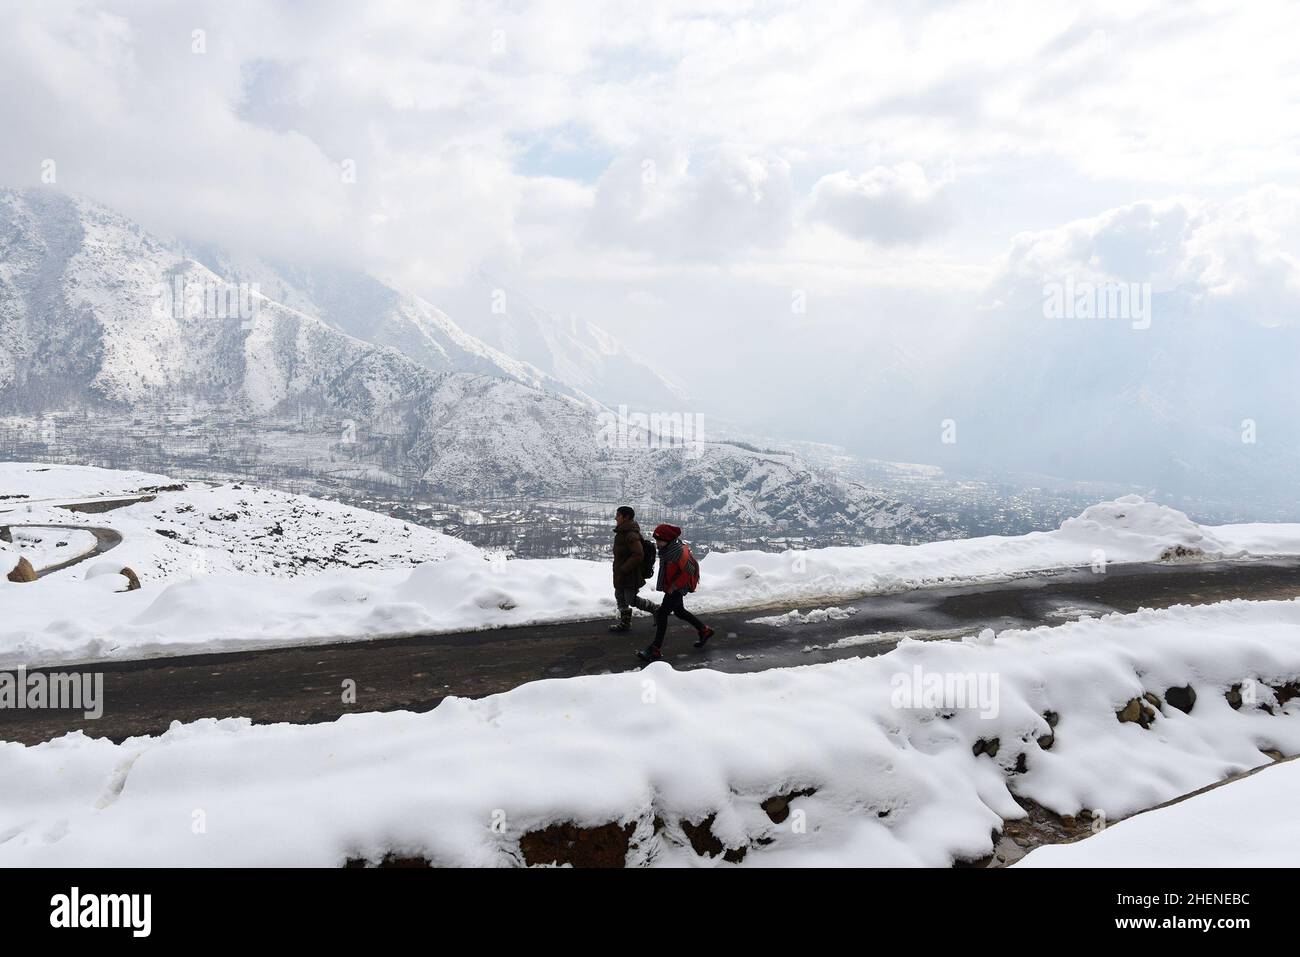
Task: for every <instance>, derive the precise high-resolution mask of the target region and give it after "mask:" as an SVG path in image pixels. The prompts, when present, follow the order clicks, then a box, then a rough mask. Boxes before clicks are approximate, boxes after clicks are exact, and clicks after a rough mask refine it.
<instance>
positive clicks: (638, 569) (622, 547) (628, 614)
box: [609, 505, 659, 632]
mask: <svg viewBox="0 0 1300 957" xmlns="http://www.w3.org/2000/svg"><path fill="white" fill-rule="evenodd" d="M646 548H647V546H646V545H645V544H644V543H643V542H642V539H641V526H640V525H638V524H637V523H636V512H634V511H633V510H632V507H631V506H630V505H620V506H619V507H618V511H616V512H615V513H614V601H615V602H616V603H617V604H618V621H617V622H615V623H614V624H612V625H610V626H609V630H610V631H615V632H617V631H628V630H629V629H631V627H632V609H633V608H640V609H641V610H642V611H648V612H650V614H652V615H653V614H654V613H655V612H657V611H658V610H659V606H658V605H656V604H655V603H654V602H652V601H649V600H647V599H645V598H642V597H641V596H640V595H638V594H637V592H638V591H640V590H641V586H642V585H644V584H645V582H646V571H645V567H644V566H645V559H646V557H647V555H646ZM653 555H654V553H653V552H651V553H650V556H651V558H653ZM651 567H653V566H651Z"/></svg>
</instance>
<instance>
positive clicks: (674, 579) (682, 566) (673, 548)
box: [636, 525, 713, 661]
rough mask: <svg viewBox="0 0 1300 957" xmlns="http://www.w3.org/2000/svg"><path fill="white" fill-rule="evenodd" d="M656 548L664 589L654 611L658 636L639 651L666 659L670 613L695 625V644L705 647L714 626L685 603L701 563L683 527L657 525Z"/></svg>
mask: <svg viewBox="0 0 1300 957" xmlns="http://www.w3.org/2000/svg"><path fill="white" fill-rule="evenodd" d="M655 548H657V549H658V550H659V579H658V581H656V582H655V588H656V589H658V590H659V591H661V592H663V593H664V600H663V604H662V605H660V606H659V608H658V610H657V611H656V612H655V640H654V641H653V642H652V643H651V644H650V646H649V647H648V648H646V650H645V651H638V652H637V653H636V655H637V657H638V658H640V659H641V660H642V661H662V660H663V650H662V649H663V644H664V635H665V634H666V633H667V632H668V616H669V615H676V616H677V617H678V618H680V619H681V620H682V621H684V622H686V623H687V624H688V625H690V626H691V627H692V628H694V629H695V633H696V634H697V635H698V636H699V637H698V638H696V639H695V647H696V648H703V647H704V645H705V644H706V643H707V642H708V640H709V639H710V638H712V637H713V629H712V628H710V627H709V626H708V625H706V624H705V623H704V622H702V621H700V620H699V619H698V618H696V617H695V616H694V615H692V614H691V613H690V612H689V611H687V610H686V605H685V604H684V602H685V600H686V595H687V593H688V592H693V591H695V586H696V585H698V584H699V581H700V565H699V562H697V561H696V560H695V558H694V556H692V555H691V549H690V546H688V545H687V544H686V543H685V542H683V541H682V530H681V529H680V528H678V527H677V526H676V525H660V526H658V527H656V528H655Z"/></svg>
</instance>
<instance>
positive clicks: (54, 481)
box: [0, 462, 173, 512]
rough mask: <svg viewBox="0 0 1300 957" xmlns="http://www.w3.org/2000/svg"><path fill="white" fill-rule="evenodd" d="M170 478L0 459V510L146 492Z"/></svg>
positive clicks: (166, 482)
mask: <svg viewBox="0 0 1300 957" xmlns="http://www.w3.org/2000/svg"><path fill="white" fill-rule="evenodd" d="M172 482H173V480H172V479H170V478H168V477H167V476H165V475H157V474H155V473H153V472H134V471H130V470H123V469H101V468H96V467H94V466H88V465H44V464H38V463H33V462H0V512H2V511H3V510H5V509H7V508H16V507H17V506H18V505H20V504H24V503H27V502H37V501H45V500H49V499H57V500H60V501H83V500H88V499H92V498H103V497H113V496H121V497H127V496H130V495H133V494H146V493H149V492H154V491H157V489H158V488H159V487H160V486H163V485H171V484H172Z"/></svg>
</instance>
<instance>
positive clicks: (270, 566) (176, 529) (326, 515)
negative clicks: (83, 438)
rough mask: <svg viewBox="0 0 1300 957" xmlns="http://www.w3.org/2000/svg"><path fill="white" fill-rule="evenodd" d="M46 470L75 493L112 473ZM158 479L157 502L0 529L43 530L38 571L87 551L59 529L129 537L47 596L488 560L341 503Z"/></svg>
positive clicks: (60, 513) (1, 517)
mask: <svg viewBox="0 0 1300 957" xmlns="http://www.w3.org/2000/svg"><path fill="white" fill-rule="evenodd" d="M41 468H45V469H48V471H46V472H42V473H37V474H40V475H45V476H49V478H48V484H49V486H50V487H52V488H58V487H62V488H63V489H65V490H66V489H77V488H80V489H84V488H94V487H101V486H102V485H103V481H102V480H101V479H99V478H98V473H103V472H105V471H106V470H103V469H88V468H82V467H79V466H42V467H41ZM6 471H8V472H10V473H13V472H16V471H18V470H17V469H14V468H12V467H9V468H7V469H6V468H4V467H0V476H3V475H4V474H5V472H6ZM125 474H128V475H129V474H131V473H125ZM135 474H136V475H139V474H140V473H135ZM151 478H158V479H162V482H160V483H158V486H155V487H159V486H160V487H161V488H162V489H164V490H161V491H155V492H153V498H152V499H151V500H150V501H142V502H137V503H135V504H132V505H128V506H125V507H120V508H114V509H112V510H111V511H104V512H95V513H91V514H86V513H80V512H73V511H70V510H68V509H65V508H60V507H58V503H59V501H60V500H59V499H57V498H56V499H47V500H45V501H39V502H32V503H27V504H22V505H19V506H16V507H15V508H14V510H13V511H11V512H9V513H6V514H0V523H9V522H12V523H14V524H16V525H37V526H42V527H41V528H40V529H34V530H31V531H30V532H25V533H22V534H23V535H25V536H26V537H27V538H28V539H30V538H32V537H38V538H41V539H42V540H43V546H44V549H43V550H42V551H41V552H39V554H40V557H41V558H42V561H41V562H40V563H37V562H36V560H35V558H33V559H32V561H33V564H35V565H36V567H38V568H40V567H43V565H44V564H50V563H52V561H53V559H51V558H50V556H49V555H47V554H46V551H48V549H49V548H50V547H51V546H52V543H53V542H55V541H56V540H67V541H68V542H69V546H70V547H69V548H67V549H66V550H65V551H66V552H67V554H63V555H60V556H58V559H57V560H62V559H63V558H68V557H72V554H74V553H75V552H76V551H77V549H76V548H74V547H71V546H75V545H76V544H77V543H78V542H80V543H82V544H84V540H83V539H81V538H78V536H88V533H86V532H78V531H73V530H71V529H70V530H69V531H68V532H66V533H63V534H57V533H56V532H55V531H53V529H55V528H57V527H58V526H76V525H93V526H96V527H101V528H111V529H113V530H115V531H117V532H119V533H120V534H121V536H122V542H121V544H119V545H117V546H116V547H115V548H114V549H113V550H112V551H111V552H109V553H106V554H105V555H104V556H102V557H100V558H97V559H93V560H91V561H89V562H86V563H84V564H81V565H77V566H74V567H71V568H67V569H64V570H63V571H60V572H56V573H55V574H54V575H52V576H50V577H49V578H47V579H45V580H43V581H42V582H41V585H42V587H44V585H45V584H46V583H52V582H55V581H61V582H68V583H81V582H86V581H87V580H88V579H93V578H94V577H95V575H96V570H97V569H98V568H100V567H101V566H102V567H108V568H110V569H111V570H113V571H116V570H117V569H120V568H121V567H122V566H124V565H128V566H130V567H131V568H132V569H133V570H134V571H135V572H136V574H137V575H138V576H139V578H140V580H141V582H143V583H144V585H146V586H149V587H150V588H151V589H153V588H156V587H158V586H159V585H166V584H169V583H172V582H181V581H188V580H190V579H191V578H193V577H194V576H196V575H209V574H211V575H216V574H227V575H228V574H241V575H247V576H250V577H253V578H258V579H261V578H267V579H285V578H293V577H295V576H300V575H306V576H310V575H312V574H313V573H316V572H320V571H322V570H325V569H334V570H341V571H347V570H349V569H363V568H388V569H392V568H403V567H410V566H413V565H421V564H424V563H430V562H439V561H443V560H444V559H447V558H450V557H453V556H458V557H462V558H468V559H473V560H479V561H481V560H482V556H481V553H480V552H479V550H478V549H477V548H475V547H474V546H473V545H470V544H469V543H467V542H462V541H460V540H459V539H456V538H452V537H451V536H448V535H443V534H441V533H439V532H436V531H434V530H432V529H429V528H424V527H422V526H419V525H409V524H407V523H406V522H403V521H400V520H399V519H394V518H390V517H388V516H386V515H380V514H378V513H376V512H369V511H366V510H364V509H359V508H352V507H350V506H347V505H340V504H338V503H336V502H329V501H325V500H323V499H315V498H309V497H307V496H303V495H290V494H288V493H285V492H278V491H274V490H271V489H263V488H258V487H256V486H253V485H248V484H244V483H228V484H223V485H215V486H214V485H209V484H206V483H188V484H178V483H175V482H172V481H171V480H168V479H166V478H165V477H163V476H151ZM118 484H119V485H120V486H126V485H129V484H132V483H131V482H125V481H124V482H121V483H118ZM0 487H2V486H0ZM141 487H144V488H148V486H141ZM84 498H86V496H83V495H71V496H66V497H65V498H64V501H66V502H79V501H82V500H83V499H84ZM19 538H20V530H18V529H15V531H14V544H15V546H19V545H20V542H19ZM82 550H84V549H82ZM29 557H30V556H29ZM91 584H93V582H91ZM47 597H49V596H47ZM46 614H47V615H48V616H50V617H56V616H57V615H59V614H60V611H59V609H58V608H57V607H50V608H47V611H46Z"/></svg>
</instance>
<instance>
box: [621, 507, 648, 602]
mask: <svg viewBox="0 0 1300 957" xmlns="http://www.w3.org/2000/svg"><path fill="white" fill-rule="evenodd" d="M644 547H645V546H643V545H642V544H641V526H640V525H638V524H637V523H636V522H624V523H623V524H622V525H619V526H617V527H616V528H615V529H614V587H615V588H640V587H641V586H642V585H644V584H645V579H644V578H642V577H641V558H642V555H643V554H644Z"/></svg>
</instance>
